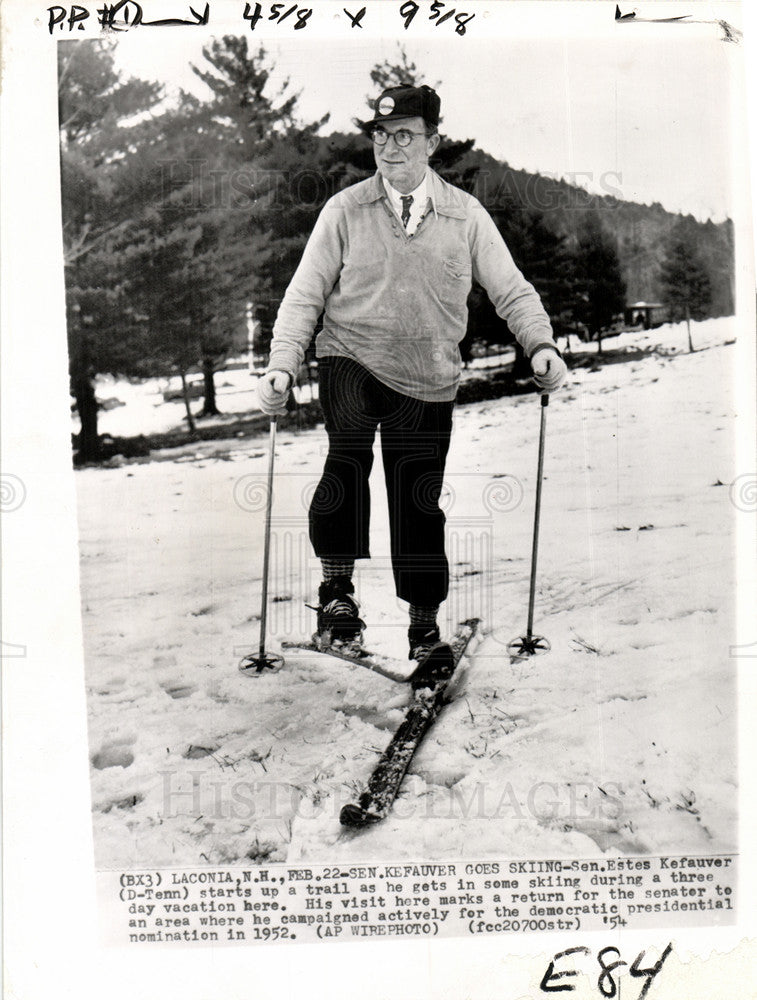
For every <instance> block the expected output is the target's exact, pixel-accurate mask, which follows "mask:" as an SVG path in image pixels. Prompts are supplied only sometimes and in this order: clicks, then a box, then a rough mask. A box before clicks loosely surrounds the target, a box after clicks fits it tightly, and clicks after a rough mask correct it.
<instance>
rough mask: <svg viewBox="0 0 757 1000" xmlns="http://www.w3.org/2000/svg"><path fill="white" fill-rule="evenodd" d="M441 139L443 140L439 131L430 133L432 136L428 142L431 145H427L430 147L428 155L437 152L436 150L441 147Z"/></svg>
mask: <svg viewBox="0 0 757 1000" xmlns="http://www.w3.org/2000/svg"><path fill="white" fill-rule="evenodd" d="M441 141H442V140H441V136H440V135H439V133H438V132H434V134H433V135H430V136H429V137H428V143H429V145H428V147H427V148H428V155H429V156H433V155H434V153H435V152H436V151H437V149H438V148H439V143H440V142H441Z"/></svg>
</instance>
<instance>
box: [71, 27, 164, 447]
mask: <svg viewBox="0 0 757 1000" xmlns="http://www.w3.org/2000/svg"><path fill="white" fill-rule="evenodd" d="M160 99H161V89H160V87H159V86H158V85H157V84H153V83H145V82H144V81H141V80H134V79H130V80H122V79H121V78H120V77H119V75H118V73H117V72H116V71H115V69H114V60H113V53H112V47H111V45H109V44H108V43H107V42H104V41H99V40H97V41H88V40H85V41H76V42H63V43H61V44H59V46H58V108H59V128H60V150H61V198H62V215H63V218H62V222H63V244H64V246H63V252H64V264H65V269H66V270H65V279H66V312H67V329H68V347H69V372H70V377H71V392H72V395H73V396H74V398H75V400H76V406H77V410H78V413H79V419H80V423H81V428H80V432H79V439H78V450H77V461H79V462H84V461H92V460H96V459H97V458H98V457H99V453H100V440H99V435H98V430H97V400H96V396H95V389H94V379H95V376H97V375H98V374H102V373H105V372H109V373H112V374H121V373H124V372H130V371H133V369H134V367H135V364H136V363H137V359H138V357H139V355H140V354H141V352H142V338H143V331H142V330H141V328H140V327H139V324H138V323H136V322H135V321H134V317H133V315H131V313H130V311H129V309H128V295H127V291H126V288H125V285H124V281H123V278H122V275H121V274H120V272H119V269H118V266H117V262H116V258H115V255H114V253H113V242H114V240H115V239H116V238H117V234H118V231H119V227H120V225H121V224H122V221H123V219H124V218H125V217H126V216H127V215H128V213H129V212H130V210H131V204H130V200H131V197H132V195H133V190H132V187H131V185H129V184H126V183H123V181H124V178H125V176H126V175H127V174H128V172H129V169H130V167H131V166H132V164H133V162H134V159H135V149H136V146H137V145H138V142H139V138H140V136H141V135H142V133H143V130H144V124H143V122H141V121H140V116H143V115H145V114H146V113H148V112H149V111H150V110H152V109H154V108H155V107H156V106H157V104H158V102H159V101H160ZM135 119H136V121H135Z"/></svg>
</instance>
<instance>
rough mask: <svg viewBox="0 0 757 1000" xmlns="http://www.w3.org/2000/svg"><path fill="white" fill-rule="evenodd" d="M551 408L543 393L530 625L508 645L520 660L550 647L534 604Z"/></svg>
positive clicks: (515, 657)
mask: <svg viewBox="0 0 757 1000" xmlns="http://www.w3.org/2000/svg"><path fill="white" fill-rule="evenodd" d="M548 406H549V393H548V392H543V393H542V395H541V421H540V424H539V459H538V464H537V473H536V503H535V505H534V535H533V542H532V545H531V584H530V588H529V594H528V623H527V626H526V634H525V635H524V636H521V637H520V638H519V639H513V641H512V642H511V643H509V644H508V647H507V648H508V650H509V652H510V656H511V657H512V658H513V659H519V658H522V657H525V656H533V655H534V654H535V653H544V652H546V651H547V650H548V649H549V648H550V646H549V642H548V641H547V639H545V638H544V636H542V635H536V636H535V635H534V604H535V600H536V559H537V555H538V552H539V522H540V519H541V487H542V479H543V477H544V441H545V438H546V432H547V407H548Z"/></svg>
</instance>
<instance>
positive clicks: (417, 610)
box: [410, 604, 439, 626]
mask: <svg viewBox="0 0 757 1000" xmlns="http://www.w3.org/2000/svg"><path fill="white" fill-rule="evenodd" d="M438 611H439V605H438V604H428V605H426V604H411V605H410V624H411V625H429V626H431V625H436V615H437V612H438Z"/></svg>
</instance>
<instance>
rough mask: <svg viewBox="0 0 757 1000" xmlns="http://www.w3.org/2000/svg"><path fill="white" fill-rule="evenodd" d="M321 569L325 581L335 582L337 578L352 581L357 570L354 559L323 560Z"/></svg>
mask: <svg viewBox="0 0 757 1000" xmlns="http://www.w3.org/2000/svg"><path fill="white" fill-rule="evenodd" d="M321 569H322V572H323V579H324V580H333V579H334V577H336V576H346V577H347V579H348V580H351V579H352V573H353V571H354V569H355V560H354V559H321Z"/></svg>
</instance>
